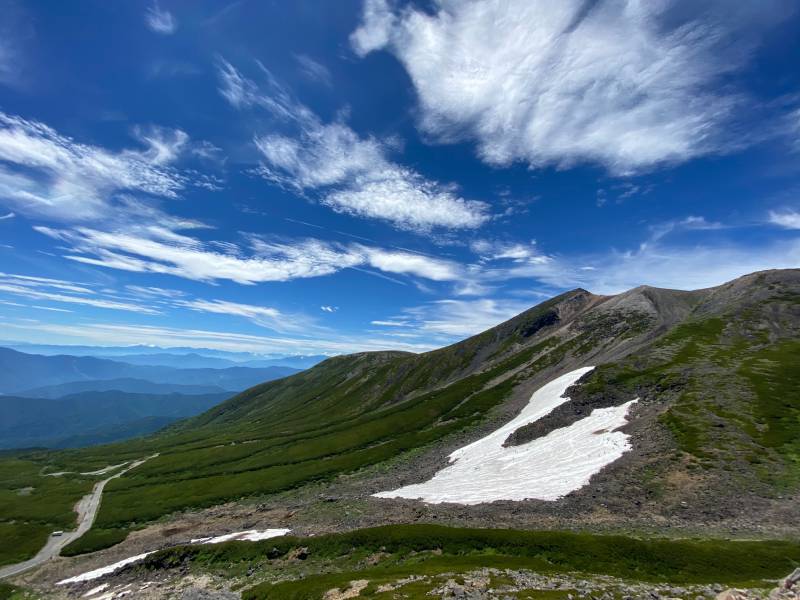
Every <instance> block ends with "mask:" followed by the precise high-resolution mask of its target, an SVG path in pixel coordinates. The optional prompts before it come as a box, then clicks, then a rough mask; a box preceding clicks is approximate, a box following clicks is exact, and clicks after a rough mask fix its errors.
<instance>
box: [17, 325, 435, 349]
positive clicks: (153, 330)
mask: <svg viewBox="0 0 800 600" xmlns="http://www.w3.org/2000/svg"><path fill="white" fill-rule="evenodd" d="M3 327H4V328H5V329H4V332H3V335H4V337H5V338H6V339H9V340H17V339H18V340H21V341H27V342H40V343H48V344H52V343H54V340H57V341H59V342H65V343H82V344H96V345H134V344H147V345H156V346H163V347H170V346H181V347H189V348H198V349H200V348H211V349H216V350H226V351H233V352H256V353H261V354H272V353H275V354H320V353H322V354H343V353H350V352H365V351H370V350H405V351H408V352H425V351H427V350H432V349H433V348H434V346H432V345H431V344H427V343H408V342H403V341H398V340H396V339H391V338H382V337H356V336H341V337H330V338H319V337H313V338H305V339H297V338H288V337H268V336H258V335H250V334H239V333H232V332H224V331H209V330H204V329H178V328H171V327H156V326H146V325H128V324H116V323H82V324H80V325H60V324H54V323H27V322H26V323H25V324H20V325H17V324H15V323H11V322H6V323H4V324H3ZM15 331H18V332H19V333H18V334H16V335H15ZM37 336H38V337H37Z"/></svg>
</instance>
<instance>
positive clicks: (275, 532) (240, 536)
mask: <svg viewBox="0 0 800 600" xmlns="http://www.w3.org/2000/svg"><path fill="white" fill-rule="evenodd" d="M290 531H291V529H264V530H261V531H259V530H257V529H250V530H248V531H237V532H235V533H227V534H225V535H220V536H216V537H205V538H196V539H193V540H191V542H190V543H191V544H219V543H221V542H229V541H232V540H240V541H245V542H257V541H259V540H266V539H269V538H274V537H280V536H282V535H286V534H287V533H289V532H290ZM155 552H157V551H156V550H151V551H150V552H145V553H143V554H137V555H136V556H131V557H128V558H126V559H123V560H121V561H119V562H115V563H113V564H111V565H107V566H105V567H100V568H99V569H94V570H93V571H87V572H86V573H81V574H80V575H75V576H74V577H69V578H68V579H62V580H61V581H59V582H57V583H56V585H67V584H69V583H82V582H84V581H92V580H93V579H99V578H100V577H104V576H105V575H110V574H111V573H114V572H116V571H119V570H120V569H121V568H122V567H125V566H127V565H130V564H132V563H135V562H138V561H140V560H143V559H144V558H145V557H147V556H150V555H151V554H153V553H155ZM100 588H102V589H105V588H103V586H98V587H97V588H95V590H98V589H100ZM102 589H100V591H102ZM94 593H96V592H94ZM87 595H88V594H87ZM98 600H99V599H98Z"/></svg>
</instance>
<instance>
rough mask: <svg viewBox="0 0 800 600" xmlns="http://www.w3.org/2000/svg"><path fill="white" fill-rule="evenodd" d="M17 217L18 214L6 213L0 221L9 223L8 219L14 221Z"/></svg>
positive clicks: (0, 216)
mask: <svg viewBox="0 0 800 600" xmlns="http://www.w3.org/2000/svg"><path fill="white" fill-rule="evenodd" d="M16 216H17V215H16V213H13V212H10V213H6V214H4V215H0V221H7V220H8V219H13V218H14V217H16Z"/></svg>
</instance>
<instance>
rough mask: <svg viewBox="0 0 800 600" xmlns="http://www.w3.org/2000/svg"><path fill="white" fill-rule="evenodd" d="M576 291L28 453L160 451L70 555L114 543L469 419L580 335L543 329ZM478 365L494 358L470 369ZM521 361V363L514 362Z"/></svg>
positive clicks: (368, 459)
mask: <svg viewBox="0 0 800 600" xmlns="http://www.w3.org/2000/svg"><path fill="white" fill-rule="evenodd" d="M573 295H574V294H567V295H564V296H562V297H559V298H556V299H554V300H552V301H549V302H547V303H544V304H542V305H540V306H539V307H537V308H535V309H532V310H531V311H528V312H527V313H523V315H521V316H520V317H518V318H517V319H515V320H514V322H513V323H511V324H506V325H503V326H500V327H498V328H495V329H494V330H490V331H488V332H485V333H483V334H481V335H479V336H475V337H473V338H470V339H468V340H465V341H464V342H461V343H459V344H456V345H454V346H450V347H448V348H444V349H441V350H437V351H434V352H431V353H427V354H424V355H412V354H406V353H371V354H361V355H353V356H347V357H338V358H334V359H330V360H328V361H325V363H323V364H321V365H319V366H317V367H315V368H314V369H310V370H309V371H306V372H303V373H300V374H298V375H295V376H293V377H289V378H286V379H283V380H280V381H275V382H269V383H266V384H263V385H261V386H257V387H255V388H252V389H250V390H248V391H246V392H244V393H242V394H240V395H239V396H237V397H235V398H233V399H231V400H230V401H228V402H225V403H223V404H222V405H220V406H218V407H215V408H214V409H212V410H210V411H208V412H207V413H205V414H203V415H200V416H199V417H196V418H194V419H191V420H189V421H187V422H186V423H185V424H182V425H180V426H176V427H173V428H171V429H169V430H168V431H167V432H165V433H162V434H159V435H157V436H153V437H151V438H143V439H140V440H131V441H129V442H125V443H120V444H114V445H110V446H104V447H100V448H87V449H82V450H77V451H69V452H59V453H47V452H34V453H28V454H25V455H24V456H25V459H26V460H27V461H29V462H30V463H31V464H32V465H39V466H44V465H49V468H51V469H52V470H61V469H62V468H63V469H65V470H66V468H65V467H64V466H63V465H66V464H72V463H79V464H82V465H84V466H83V467H82V469H81V470H90V469H91V468H97V467H102V466H105V465H106V464H114V463H119V462H123V461H127V460H132V459H134V458H139V457H142V456H146V455H149V454H152V453H153V452H160V453H161V456H159V457H158V458H156V459H152V460H150V461H148V462H147V463H146V464H145V465H143V466H141V467H139V468H137V469H136V470H135V471H132V472H131V473H129V474H126V476H125V477H123V478H120V479H116V480H114V481H112V482H110V483H109V485H108V486H107V487H106V491H105V494H104V498H103V502H102V504H101V509H100V512H99V514H98V518H97V521H96V523H95V527H94V528H93V530H92V531H91V532H90V533H89V534H87V536H88V537H86V538H85V539H83V540H80V541H78V542H76V543H74V544H72V545H71V546H70V547H69V548H68V549H67V553H78V552H82V551H88V550H93V549H98V548H101V547H104V546H106V545H110V544H111V543H115V542H117V541H119V540H120V538H121V537H122V536H124V533H125V531H126V530H127V528H129V527H131V526H136V525H137V524H140V523H143V522H146V521H148V520H152V519H157V518H159V517H160V516H162V515H164V514H168V513H170V512H173V511H176V510H180V509H183V508H188V507H198V506H209V505H213V504H217V503H220V502H223V501H226V500H232V499H236V498H240V497H242V496H246V495H250V494H263V493H269V492H273V491H278V490H284V489H287V488H291V487H294V486H297V485H301V484H303V483H305V482H308V481H312V480H318V479H324V478H328V477H332V476H335V475H336V474H338V473H341V472H346V471H352V470H355V469H358V468H360V467H363V466H365V465H370V464H375V463H378V462H380V461H383V460H385V459H387V458H392V457H396V456H397V455H398V454H399V453H401V452H403V451H405V450H409V449H413V448H418V447H420V446H424V445H426V444H428V443H430V442H433V441H435V440H437V439H440V438H442V437H443V436H446V435H448V434H451V433H453V432H456V431H460V430H463V429H465V428H468V427H470V426H473V425H475V424H476V423H477V422H479V421H480V420H482V419H484V418H486V415H487V413H489V412H490V411H491V409H492V408H493V407H495V406H497V405H498V404H499V403H501V402H502V401H503V400H504V399H505V398H506V396H507V395H508V393H509V392H510V391H511V389H512V388H513V387H514V385H515V384H516V383H517V381H518V380H523V379H525V378H526V377H529V376H530V374H531V373H533V372H536V371H537V370H539V369H541V368H543V367H545V366H547V365H551V364H554V363H556V362H558V361H559V360H560V359H561V358H563V356H564V355H565V354H567V353H568V352H571V351H574V349H575V347H576V346H577V345H578V343H579V341H581V340H583V341H585V340H584V338H581V340H571V341H566V342H563V341H561V340H557V339H555V338H548V337H547V336H546V335H540V334H539V329H540V328H541V327H542V326H543V325H547V324H549V323H551V322H552V318H551V317H552V307H553V306H554V305H556V304H557V303H558V302H560V301H562V300H564V299H565V298H567V299H568V298H570V297H572V296H573ZM477 364H480V365H487V364H488V365H491V366H490V367H489V368H487V369H486V370H484V371H479V372H476V371H475V365H477ZM525 365H527V366H526V367H525V369H524V372H520V373H516V372H515V371H514V370H515V369H519V368H521V367H523V366H525ZM509 375H513V376H512V377H511V378H507V379H503V378H504V377H508V376H509ZM29 475H31V476H32V477H33V478H34V479H35V476H34V474H33V473H29ZM50 500H51V502H54V503H60V504H59V508H58V510H59V511H61V512H65V511H68V510H69V508H70V507H71V506H72V504H73V503H74V498H73V497H69V498H68V497H66V496H65V495H63V494H54V495H52V496H51V499H50ZM0 515H3V516H5V512H2V513H0Z"/></svg>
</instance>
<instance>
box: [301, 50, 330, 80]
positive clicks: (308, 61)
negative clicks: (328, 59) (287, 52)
mask: <svg viewBox="0 0 800 600" xmlns="http://www.w3.org/2000/svg"><path fill="white" fill-rule="evenodd" d="M294 59H295V61H296V62H297V66H298V67H300V72H301V73H302V74H303V75H304V76H305V77H306V79H308V80H310V81H314V82H317V83H321V84H322V85H324V86H326V87H331V86H332V85H333V77H332V76H331V72H330V71H329V70H328V67H326V66H325V65H323V64H321V63H319V62H317V61H316V60H314V59H313V58H311V57H310V56H307V55H305V54H295V57H294Z"/></svg>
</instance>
